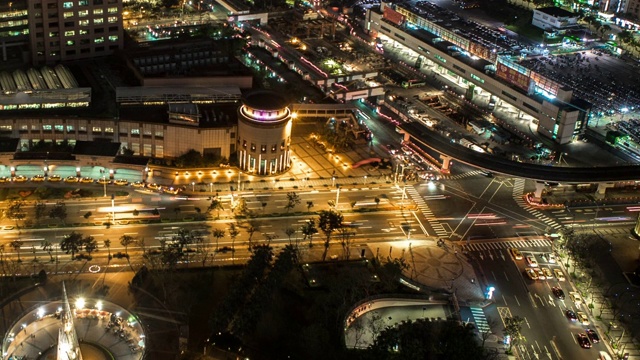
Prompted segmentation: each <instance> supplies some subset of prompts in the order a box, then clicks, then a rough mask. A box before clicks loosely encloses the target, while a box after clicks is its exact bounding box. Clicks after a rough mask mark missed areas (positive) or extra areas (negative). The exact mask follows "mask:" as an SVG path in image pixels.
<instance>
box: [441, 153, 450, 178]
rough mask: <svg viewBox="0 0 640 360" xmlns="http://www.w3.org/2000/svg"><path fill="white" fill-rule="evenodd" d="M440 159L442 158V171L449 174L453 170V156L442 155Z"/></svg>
mask: <svg viewBox="0 0 640 360" xmlns="http://www.w3.org/2000/svg"><path fill="white" fill-rule="evenodd" d="M440 159H442V168H441V169H440V171H441V172H442V173H443V174H448V173H450V172H451V158H450V157H448V156H444V155H441V156H440Z"/></svg>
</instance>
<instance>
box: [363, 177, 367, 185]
mask: <svg viewBox="0 0 640 360" xmlns="http://www.w3.org/2000/svg"><path fill="white" fill-rule="evenodd" d="M364 184H365V185H367V175H365V176H364Z"/></svg>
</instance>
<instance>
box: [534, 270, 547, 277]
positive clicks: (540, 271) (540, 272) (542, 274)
mask: <svg viewBox="0 0 640 360" xmlns="http://www.w3.org/2000/svg"><path fill="white" fill-rule="evenodd" d="M534 270H535V272H536V274H538V280H547V277H546V276H545V275H544V272H543V271H542V270H540V268H535V269H534Z"/></svg>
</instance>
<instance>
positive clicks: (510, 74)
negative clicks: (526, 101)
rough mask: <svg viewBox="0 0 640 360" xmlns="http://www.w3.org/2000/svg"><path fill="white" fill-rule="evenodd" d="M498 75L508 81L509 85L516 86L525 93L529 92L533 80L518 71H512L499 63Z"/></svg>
mask: <svg viewBox="0 0 640 360" xmlns="http://www.w3.org/2000/svg"><path fill="white" fill-rule="evenodd" d="M496 75H497V76H498V77H499V78H501V79H504V80H506V81H507V82H508V83H509V84H512V85H515V86H517V87H519V88H521V89H522V90H524V91H529V82H530V81H531V79H530V78H529V76H527V75H525V74H522V73H520V72H518V71H517V70H516V69H512V68H510V67H508V66H506V65H504V64H502V63H498V71H497V72H496Z"/></svg>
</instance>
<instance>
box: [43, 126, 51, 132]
mask: <svg viewBox="0 0 640 360" xmlns="http://www.w3.org/2000/svg"><path fill="white" fill-rule="evenodd" d="M42 130H44V131H51V125H42Z"/></svg>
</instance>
